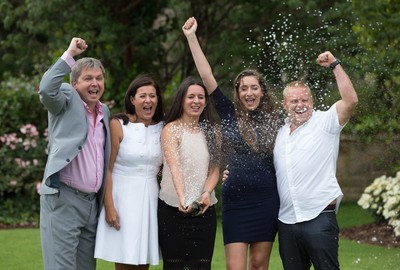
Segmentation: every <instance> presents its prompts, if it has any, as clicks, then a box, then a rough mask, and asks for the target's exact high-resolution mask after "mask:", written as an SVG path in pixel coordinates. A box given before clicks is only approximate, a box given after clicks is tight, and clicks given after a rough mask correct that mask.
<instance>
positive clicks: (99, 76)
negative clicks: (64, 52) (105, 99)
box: [72, 68, 104, 112]
mask: <svg viewBox="0 0 400 270" xmlns="http://www.w3.org/2000/svg"><path fill="white" fill-rule="evenodd" d="M72 86H73V87H74V88H75V89H76V91H78V93H79V95H80V97H81V99H82V100H83V101H84V102H85V103H86V104H87V105H88V106H89V108H90V110H91V111H92V112H93V111H94V108H95V106H96V103H97V102H98V101H99V100H100V98H101V96H102V95H103V93H104V75H103V71H102V70H101V69H100V68H84V69H82V72H81V74H80V76H79V77H78V79H77V80H76V81H74V82H72Z"/></svg>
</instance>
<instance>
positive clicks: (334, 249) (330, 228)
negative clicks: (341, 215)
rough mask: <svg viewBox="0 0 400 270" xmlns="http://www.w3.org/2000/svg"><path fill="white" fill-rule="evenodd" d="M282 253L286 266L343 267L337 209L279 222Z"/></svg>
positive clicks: (297, 268)
mask: <svg viewBox="0 0 400 270" xmlns="http://www.w3.org/2000/svg"><path fill="white" fill-rule="evenodd" d="M278 239H279V254H280V256H281V259H282V263H283V267H284V269H285V270H302V269H304V270H308V269H310V267H311V264H312V265H313V266H314V269H315V270H322V269H324V270H325V269H340V268H339V260H338V249H339V227H338V224H337V220H336V214H335V212H334V211H330V212H322V213H321V214H320V215H319V216H317V217H316V218H314V219H312V220H309V221H305V222H300V223H296V224H285V223H282V222H281V221H279V224H278Z"/></svg>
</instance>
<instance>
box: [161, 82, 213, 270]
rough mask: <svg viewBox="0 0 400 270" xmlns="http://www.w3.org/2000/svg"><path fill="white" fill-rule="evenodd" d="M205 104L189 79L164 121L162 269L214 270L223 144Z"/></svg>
mask: <svg viewBox="0 0 400 270" xmlns="http://www.w3.org/2000/svg"><path fill="white" fill-rule="evenodd" d="M207 101H208V95H207V91H206V90H205V87H204V85H203V84H202V83H201V82H199V81H197V80H196V79H194V78H188V79H186V80H184V81H183V82H182V83H181V85H180V86H179V88H178V91H177V93H176V96H175V100H174V102H173V104H172V108H171V110H170V112H169V114H168V115H167V116H166V119H165V123H166V126H165V127H164V129H163V131H162V135H161V137H162V149H163V154H164V158H165V162H164V168H163V175H162V180H161V190H160V195H159V198H160V200H159V206H158V224H159V241H160V248H161V252H162V256H163V269H164V270H177V269H179V270H184V269H202V270H207V269H211V260H212V255H213V251H214V241H215V233H216V214H215V208H214V204H215V203H216V202H217V199H216V198H215V193H214V188H215V186H216V184H217V182H218V177H219V169H218V165H219V163H218V160H219V154H218V153H219V151H218V150H219V148H218V145H219V144H218V140H217V134H218V133H217V132H216V129H215V125H214V123H213V121H212V114H211V112H210V106H211V104H207Z"/></svg>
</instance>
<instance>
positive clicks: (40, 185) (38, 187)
mask: <svg viewBox="0 0 400 270" xmlns="http://www.w3.org/2000/svg"><path fill="white" fill-rule="evenodd" d="M41 187H42V182H36V192H37V193H38V194H40V188H41Z"/></svg>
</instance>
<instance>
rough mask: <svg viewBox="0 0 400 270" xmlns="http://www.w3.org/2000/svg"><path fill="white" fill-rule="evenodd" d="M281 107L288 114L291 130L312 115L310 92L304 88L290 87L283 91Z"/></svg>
mask: <svg viewBox="0 0 400 270" xmlns="http://www.w3.org/2000/svg"><path fill="white" fill-rule="evenodd" d="M283 106H284V108H285V110H286V112H287V114H288V117H289V120H290V123H291V126H292V130H294V129H296V128H297V127H299V126H300V125H302V124H304V123H305V122H307V121H308V120H309V119H310V118H311V115H312V111H313V100H312V96H311V91H310V89H308V88H307V87H305V86H300V85H299V86H290V87H288V88H287V89H285V92H284V101H283Z"/></svg>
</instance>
